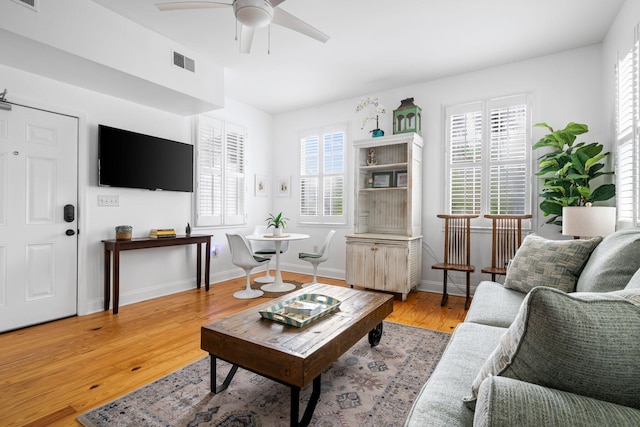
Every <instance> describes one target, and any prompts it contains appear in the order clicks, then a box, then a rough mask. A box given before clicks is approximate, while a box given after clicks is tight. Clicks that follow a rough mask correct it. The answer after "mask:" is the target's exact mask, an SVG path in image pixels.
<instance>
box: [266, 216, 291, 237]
mask: <svg viewBox="0 0 640 427" xmlns="http://www.w3.org/2000/svg"><path fill="white" fill-rule="evenodd" d="M288 220H289V218H285V217H284V216H282V212H280V213H279V214H278V215H275V216H274V215H273V214H269V217H268V218H267V219H266V221H267V227H273V235H274V236H282V230H283V229H284V227H285V225H287V221H288Z"/></svg>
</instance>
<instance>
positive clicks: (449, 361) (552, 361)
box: [405, 228, 640, 427]
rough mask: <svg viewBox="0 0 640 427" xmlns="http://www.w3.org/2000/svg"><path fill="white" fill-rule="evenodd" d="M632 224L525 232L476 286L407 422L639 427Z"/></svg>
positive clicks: (636, 250) (636, 260) (639, 332)
mask: <svg viewBox="0 0 640 427" xmlns="http://www.w3.org/2000/svg"><path fill="white" fill-rule="evenodd" d="M639 269H640V228H632V229H625V230H621V231H618V232H616V233H614V234H612V235H610V236H608V237H606V238H605V239H604V240H602V239H600V238H596V239H580V240H558V241H556V240H547V239H544V238H541V237H539V236H536V235H529V236H527V237H526V238H525V240H524V242H523V244H522V246H521V247H520V249H519V250H518V253H517V254H516V256H515V257H514V259H513V261H512V263H511V266H510V267H509V270H508V272H507V276H506V277H505V283H504V285H502V284H499V283H496V282H490V281H485V282H481V283H480V284H479V285H478V287H477V289H476V292H475V294H474V297H473V302H472V304H471V307H470V309H469V312H468V313H467V316H466V319H465V321H464V322H463V323H461V324H460V325H458V327H457V328H456V330H455V332H454V334H453V336H452V337H451V340H450V342H449V344H448V346H447V348H446V350H445V352H444V354H443V356H442V359H441V360H440V362H439V363H438V365H437V367H436V368H435V370H434V372H433V374H432V375H431V377H430V378H429V380H428V381H427V383H426V384H425V385H424V387H423V388H422V390H421V391H420V393H419V394H418V396H416V400H415V402H414V404H413V407H412V410H411V413H410V415H409V417H408V419H407V420H406V424H405V425H406V426H407V427H414V426H447V427H449V426H472V425H474V426H505V427H506V426H510V427H511V426H536V427H538V426H640V270H639Z"/></svg>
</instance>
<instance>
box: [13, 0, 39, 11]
mask: <svg viewBox="0 0 640 427" xmlns="http://www.w3.org/2000/svg"><path fill="white" fill-rule="evenodd" d="M13 2H14V3H18V4H21V5H23V6H24V7H28V8H29V9H31V10H33V11H35V12H37V11H38V9H39V6H40V5H39V3H40V0H13Z"/></svg>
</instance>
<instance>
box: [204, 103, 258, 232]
mask: <svg viewBox="0 0 640 427" xmlns="http://www.w3.org/2000/svg"><path fill="white" fill-rule="evenodd" d="M195 135H196V141H195V145H196V160H195V161H196V191H195V197H194V205H195V220H194V224H195V226H196V227H216V226H240V225H246V222H247V209H246V200H247V196H246V194H247V191H246V185H247V184H246V181H247V179H246V166H247V165H246V149H247V147H246V146H247V131H246V129H245V128H244V127H242V126H238V125H235V124H233V123H228V122H225V121H222V120H219V119H216V118H213V117H210V116H206V115H199V116H197V117H196V119H195Z"/></svg>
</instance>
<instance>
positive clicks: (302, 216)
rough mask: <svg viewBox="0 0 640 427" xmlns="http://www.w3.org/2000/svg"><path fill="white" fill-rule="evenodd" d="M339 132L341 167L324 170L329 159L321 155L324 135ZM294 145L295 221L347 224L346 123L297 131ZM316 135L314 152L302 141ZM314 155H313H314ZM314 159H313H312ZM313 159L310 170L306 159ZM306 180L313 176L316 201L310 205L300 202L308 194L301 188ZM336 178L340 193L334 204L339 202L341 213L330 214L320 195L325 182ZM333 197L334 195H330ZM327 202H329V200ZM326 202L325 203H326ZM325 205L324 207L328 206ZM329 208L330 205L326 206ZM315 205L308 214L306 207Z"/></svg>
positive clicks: (304, 187) (310, 139) (347, 163)
mask: <svg viewBox="0 0 640 427" xmlns="http://www.w3.org/2000/svg"><path fill="white" fill-rule="evenodd" d="M339 134H342V170H341V171H329V172H328V171H326V170H325V167H328V166H329V164H328V163H327V162H328V161H329V159H326V158H325V150H324V144H325V137H327V136H330V135H339ZM298 137H299V138H298V141H299V144H298V147H299V156H298V158H299V159H300V169H299V171H300V177H299V181H298V188H299V201H298V221H299V222H300V223H301V224H309V225H313V224H317V225H347V222H348V219H349V215H348V212H349V206H348V200H349V198H348V197H347V193H348V188H349V180H348V176H349V174H348V169H349V150H348V149H347V147H349V141H348V133H347V126H346V125H345V124H336V125H331V126H324V127H321V128H315V129H309V130H306V131H302V132H300V133H299V135H298ZM315 138H317V142H318V151H317V152H316V153H315V155H312V154H313V153H310V152H309V151H307V150H305V143H307V142H308V143H311V141H312V140H313V139H315ZM316 157H317V159H316ZM314 159H315V160H314ZM314 161H317V170H315V171H313V170H312V169H313V167H312V166H307V165H309V162H311V163H313V162H314ZM309 180H312V181H313V180H315V181H316V185H317V189H318V192H317V195H318V197H317V198H316V203H315V204H311V205H308V204H307V205H306V206H305V205H304V204H305V202H308V201H309V200H312V199H309V197H305V195H304V192H305V189H307V188H308V187H307V186H306V185H305V182H308V181H309ZM331 181H333V182H336V181H337V182H340V181H342V197H341V198H340V199H339V200H337V203H336V204H341V205H342V213H341V214H339V215H336V214H334V213H333V212H326V211H325V209H324V208H325V203H324V202H325V201H326V200H325V197H324V196H323V195H324V194H325V192H326V191H330V189H329V187H328V185H329V184H330V182H331ZM334 200H335V199H334ZM330 205H331V203H330ZM330 205H329V206H330ZM329 206H328V207H329ZM329 208H330V207H329ZM314 209H315V214H310V213H309V211H310V210H314Z"/></svg>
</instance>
